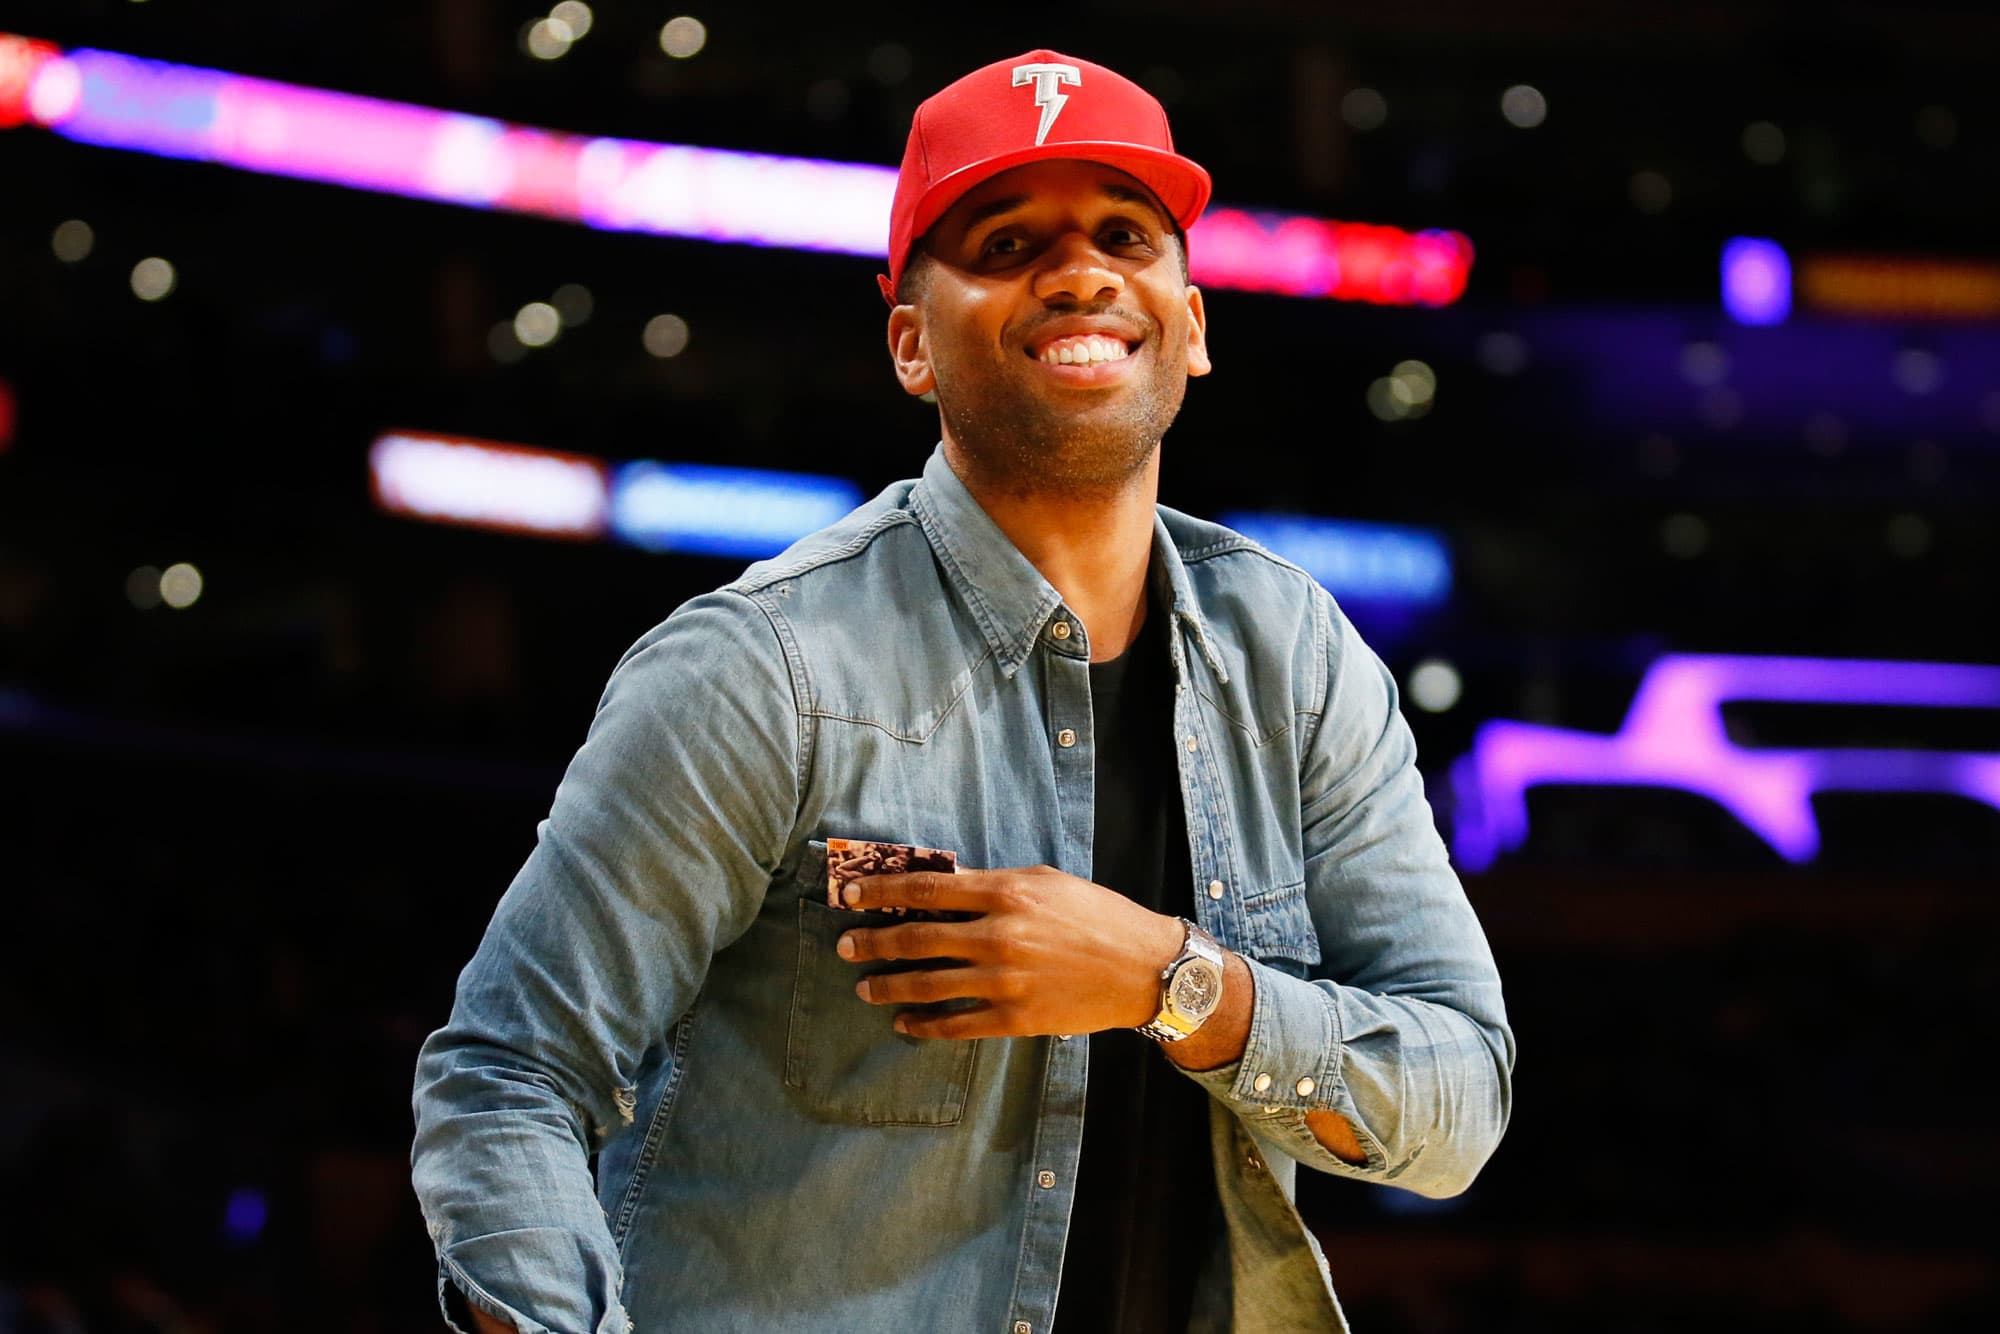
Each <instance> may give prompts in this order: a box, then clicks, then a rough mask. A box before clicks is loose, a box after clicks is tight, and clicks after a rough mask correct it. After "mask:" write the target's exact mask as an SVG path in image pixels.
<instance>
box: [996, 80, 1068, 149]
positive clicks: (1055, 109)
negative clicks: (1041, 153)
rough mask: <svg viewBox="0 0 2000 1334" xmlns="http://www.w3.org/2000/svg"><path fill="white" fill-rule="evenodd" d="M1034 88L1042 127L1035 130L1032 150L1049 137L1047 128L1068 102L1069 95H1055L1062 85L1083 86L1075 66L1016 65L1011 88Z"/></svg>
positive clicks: (1039, 126)
mask: <svg viewBox="0 0 2000 1334" xmlns="http://www.w3.org/2000/svg"><path fill="white" fill-rule="evenodd" d="M1027 83H1032V84H1034V85H1035V105H1036V106H1038V107H1040V108H1041V109H1042V123H1041V124H1040V125H1038V126H1036V127H1035V147H1037V148H1040V147H1041V146H1042V140H1044V139H1046V138H1047V137H1048V134H1049V127H1050V126H1051V125H1054V124H1055V123H1056V117H1057V116H1060V115H1061V114H1062V109H1063V107H1064V106H1065V105H1067V104H1068V102H1069V94H1067V93H1060V92H1057V91H1056V89H1058V88H1059V87H1061V86H1062V85H1063V84H1069V85H1070V86H1071V87H1074V88H1081V87H1082V86H1083V72H1082V71H1081V70H1079V69H1077V67H1076V66H1074V65H1016V66H1014V85H1013V86H1014V87H1016V88H1019V87H1020V86H1021V85H1023V84H1027Z"/></svg>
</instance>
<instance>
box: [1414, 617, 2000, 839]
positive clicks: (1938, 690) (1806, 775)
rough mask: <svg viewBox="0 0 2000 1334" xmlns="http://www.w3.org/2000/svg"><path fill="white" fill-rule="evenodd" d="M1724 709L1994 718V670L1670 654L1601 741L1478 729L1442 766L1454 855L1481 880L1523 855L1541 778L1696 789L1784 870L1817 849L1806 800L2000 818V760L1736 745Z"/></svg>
mask: <svg viewBox="0 0 2000 1334" xmlns="http://www.w3.org/2000/svg"><path fill="white" fill-rule="evenodd" d="M1732 701H1744V702H1750V701H1757V702H1783V703H1795V704H1873V705H1906V706H1912V707H1919V708H1993V709H2000V667H1972V666H1964V665H1960V664H1954V663H1934V662H1870V661H1858V660H1841V659H1828V658H1736V657H1716V656H1697V655H1691V654H1669V655H1668V656H1666V657H1663V658H1660V659H1658V660H1657V661H1655V662H1654V663H1653V665H1652V666H1651V667H1649V668H1648V669H1647V670H1646V675H1645V677H1644V679H1642V680H1641V681H1640V682H1639V689H1638V691H1637V693H1635V694H1634V695H1633V697H1632V703H1631V706H1630V707H1629V708H1628V709H1627V710H1626V713H1625V722H1624V724H1623V725H1622V726H1621V727H1619V729H1618V731H1617V732H1616V733H1614V734H1612V735H1611V736H1603V735H1600V734H1597V733H1593V732H1578V731H1572V730H1571V729H1569V728H1564V727H1544V726H1541V725H1539V724H1535V723H1520V722H1510V721H1505V720H1501V721H1494V722H1489V723H1485V724H1483V725H1482V726H1481V727H1480V728H1479V730H1478V732H1477V733H1475V734H1474V736H1473V743H1472V749H1471V751H1470V752H1468V753H1467V754H1465V755H1463V756H1460V757H1459V759H1458V760H1457V761H1456V762H1455V763H1454V764H1453V765H1452V767H1451V785H1452V794H1453V798H1454V800H1455V801H1456V804H1457V817H1456V819H1455V821H1454V826H1455V827H1454V829H1453V835H1452V854H1453V856H1454V857H1455V858H1456V859H1457V861H1458V863H1459V865H1460V866H1462V867H1463V868H1465V869H1466V870H1468V871H1483V870H1485V869H1486V868H1487V867H1489V866H1491V865H1492V864H1493V862H1494V860H1495V859H1496V858H1497V857H1498V856H1499V855H1500V854H1501V853H1503V852H1507V851H1509V850H1511V849H1514V848H1518V847H1520V846H1521V844H1522V843H1524V842H1525V841H1526V840H1527V837H1528V789H1529V788H1531V787H1533V786H1535V785H1536V784H1538V783H1577V784H1596V785H1604V786H1614V787H1668V788H1677V789H1679V790H1681V791H1684V792H1695V793H1699V794H1701V795H1702V796H1705V797H1708V798H1709V799H1711V800H1713V801H1715V802H1717V803H1718V804H1720V805H1721V806H1723V807H1724V808H1726V809H1727V810H1728V811H1729V812H1730V813H1731V814H1732V815H1734V816H1735V817H1736V818H1737V819H1739V820H1741V821H1742V822H1743V823H1744V825H1745V826H1746V827H1748V828H1749V829H1750V830H1751V831H1752V832H1753V833H1755V834H1756V835H1757V836H1758V837H1759V838H1761V839H1763V840H1764V841H1765V842H1766V843H1768V844H1770V845H1771V847H1772V849H1773V850H1774V851H1776V852H1777V853H1778V855H1779V856H1781V857H1783V858H1785V860H1787V861H1792V862H1804V861H1810V860H1811V859H1812V858H1813V857H1814V856H1815V855H1816V854H1817V853H1818V852H1819V825H1818V823H1817V822H1816V821H1815V820H1814V819H1813V810H1812V801H1811V798H1812V795H1813V794H1814V793H1815V792H1937V793H1946V794H1950V795H1954V796H1961V797H1970V798H1972V799H1973V800H1974V801H1979V802H1984V803H1985V804H1986V805H1988V806H1991V807H1993V808H1994V809H1995V810H2000V754H1992V753H1985V752H1977V751H1948V750H1877V749H1861V748H1836V747H1829V748H1825V749H1814V750H1806V749H1776V748H1771V749H1766V748H1750V747H1745V746H1739V745H1737V744H1736V743H1735V742H1733V741H1731V740H1730V739H1729V737H1728V735H1727V734H1726V733H1725V732H1724V730H1723V723H1722V706H1723V705H1724V704H1725V703H1729V702H1732Z"/></svg>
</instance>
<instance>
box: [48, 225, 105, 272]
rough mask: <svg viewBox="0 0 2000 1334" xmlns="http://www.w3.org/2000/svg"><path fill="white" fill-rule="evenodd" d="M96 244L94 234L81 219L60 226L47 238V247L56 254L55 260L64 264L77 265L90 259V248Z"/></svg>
mask: <svg viewBox="0 0 2000 1334" xmlns="http://www.w3.org/2000/svg"><path fill="white" fill-rule="evenodd" d="M96 244H97V235H96V233H94V232H92V231H91V230H90V224H89V223H87V222H85V221H84V220H83V219H81V218H71V219H70V220H69V221H68V222H65V223H62V224H60V225H59V226H57V228H56V230H55V235H54V236H52V237H50V238H49V247H50V248H51V249H52V250H54V251H55V252H56V258H57V259H59V260H61V261H62V262H63V263H65V264H77V263H81V262H82V261H83V260H86V259H88V258H90V251H91V247H92V246H94V245H96Z"/></svg>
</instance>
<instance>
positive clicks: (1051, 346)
mask: <svg viewBox="0 0 2000 1334" xmlns="http://www.w3.org/2000/svg"><path fill="white" fill-rule="evenodd" d="M1135 350H1136V346H1135V345H1134V344H1129V343H1127V342H1126V341H1125V340H1124V339H1122V338H1113V337H1111V336H1109V335H1107V334H1085V335H1081V336H1072V337H1068V338H1057V339H1053V340H1052V341H1050V342H1048V343H1045V344H1043V346H1042V348H1041V350H1040V351H1039V352H1036V351H1030V352H1029V353H1028V355H1029V356H1031V357H1034V358H1035V359H1036V360H1038V361H1041V362H1044V363H1046V364H1047V365H1050V366H1092V365H1096V364H1098V363H1099V362H1105V361H1123V360H1124V359H1125V358H1126V357H1129V356H1131V355H1132V353H1133V352H1134V351H1135Z"/></svg>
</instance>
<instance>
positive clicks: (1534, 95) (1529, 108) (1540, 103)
mask: <svg viewBox="0 0 2000 1334" xmlns="http://www.w3.org/2000/svg"><path fill="white" fill-rule="evenodd" d="M1500 114H1501V115H1503V116H1505V117H1506V118H1507V123H1508V124H1509V125H1512V126H1514V127H1515V128H1516V129H1522V130H1532V129H1534V128H1535V127H1536V126H1537V125H1540V124H1541V123H1542V122H1543V121H1545V120H1547V119H1548V118H1549V103H1548V99H1547V98H1545V97H1543V96H1542V93H1541V90H1540V89H1539V88H1534V87H1530V86H1529V85H1528V84H1525V83H1517V84H1515V85H1514V86H1513V87H1512V88H1509V89H1508V90H1507V91H1506V92H1504V93H1502V94H1500Z"/></svg>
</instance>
